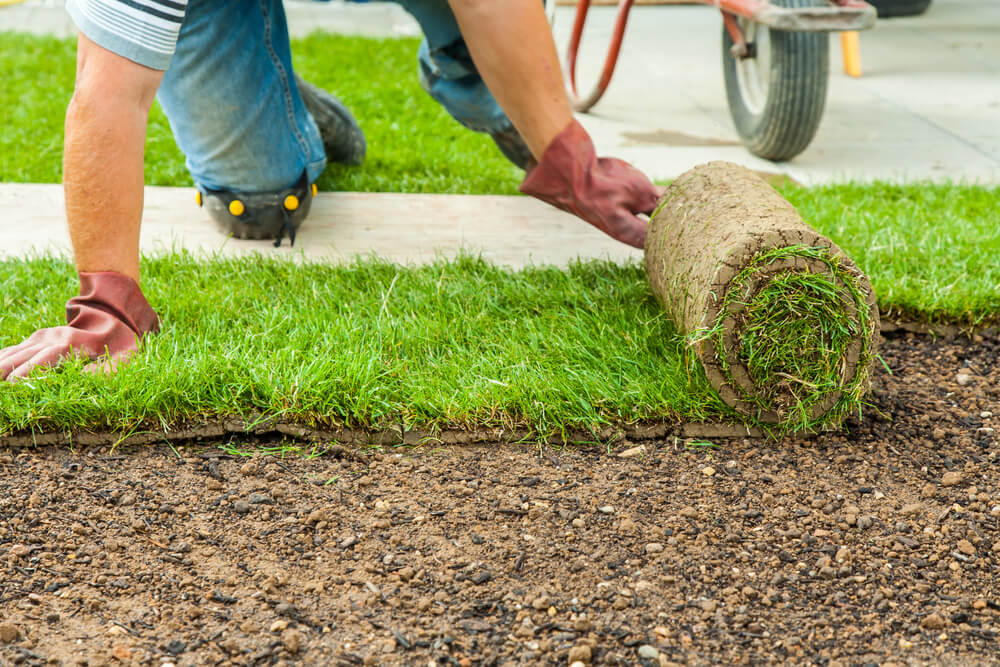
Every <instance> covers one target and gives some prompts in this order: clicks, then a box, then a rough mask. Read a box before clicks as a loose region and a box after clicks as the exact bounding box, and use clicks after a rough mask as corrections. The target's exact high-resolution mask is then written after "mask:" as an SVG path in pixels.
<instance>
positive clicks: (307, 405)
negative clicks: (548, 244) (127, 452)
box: [0, 255, 725, 434]
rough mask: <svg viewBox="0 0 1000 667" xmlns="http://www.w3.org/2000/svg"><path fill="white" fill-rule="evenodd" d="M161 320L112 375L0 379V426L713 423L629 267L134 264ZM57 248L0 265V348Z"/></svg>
mask: <svg viewBox="0 0 1000 667" xmlns="http://www.w3.org/2000/svg"><path fill="white" fill-rule="evenodd" d="M143 269H144V276H145V277H144V288H145V291H146V293H147V294H148V297H149V299H150V301H151V302H152V303H153V304H155V306H156V307H157V309H158V310H159V312H160V314H161V316H162V318H163V321H164V329H163V330H162V331H161V332H160V334H159V335H157V336H154V337H151V338H150V339H149V344H148V345H147V346H145V347H144V350H143V352H142V353H141V356H140V358H138V359H136V360H135V363H132V364H129V365H127V366H125V367H124V368H123V369H122V370H120V371H119V372H118V373H117V374H115V375H113V376H111V377H104V376H98V377H94V376H88V375H86V374H85V373H83V372H82V370H81V366H82V364H73V365H68V366H65V367H63V368H62V369H60V370H59V371H57V372H51V373H44V374H37V375H35V376H33V377H32V378H31V379H29V380H28V381H25V382H22V383H18V384H15V385H6V386H5V385H2V384H0V433H3V432H5V431H11V430H17V429H24V428H44V429H51V428H62V429H73V428H112V429H116V430H130V429H133V428H147V427H152V428H158V427H163V426H168V425H172V424H178V423H180V422H184V421H191V420H193V421H197V420H199V419H201V418H203V417H212V416H216V415H227V414H240V415H250V414H252V413H254V412H255V411H259V412H262V413H265V414H268V415H279V416H282V417H283V418H286V419H290V420H294V421H296V422H300V423H305V424H314V425H320V426H331V425H335V424H345V425H351V426H370V427H390V426H397V425H399V424H406V425H408V426H410V427H417V426H419V427H424V428H427V427H431V428H432V427H435V426H440V425H447V426H489V427H492V426H503V427H513V426H522V427H528V428H530V429H532V430H534V431H535V432H536V433H545V434H549V433H554V432H560V431H563V430H565V429H573V428H581V429H594V428H598V427H600V426H601V425H604V424H609V423H613V424H618V423H622V422H634V421H638V420H646V419H667V420H676V419H687V420H696V421H702V420H716V419H720V418H722V417H723V416H724V414H725V411H724V408H723V406H722V405H721V404H720V402H719V401H718V399H716V398H715V397H714V396H713V394H712V393H711V391H710V390H709V389H708V387H707V383H706V381H705V380H704V378H703V377H702V376H701V375H700V374H698V373H695V374H693V375H690V374H689V369H688V366H687V364H686V363H685V361H684V355H683V353H682V346H683V345H684V341H683V340H682V339H681V338H680V337H679V336H678V335H677V334H676V333H675V332H674V330H673V328H672V327H671V325H670V323H669V322H667V321H666V318H665V316H664V315H663V313H662V311H661V310H660V309H659V308H658V307H657V305H656V302H655V300H654V298H653V296H652V295H651V293H650V291H649V289H648V287H647V286H646V280H645V275H644V273H643V271H642V269H641V268H640V267H639V266H636V265H633V266H626V267H621V266H615V265H613V264H607V263H586V264H581V265H578V266H574V267H572V268H571V269H569V270H568V271H560V270H557V269H554V268H535V269H527V270H524V271H520V272H516V273H515V272H510V271H505V270H501V269H498V268H496V267H494V266H492V265H489V264H487V263H486V262H483V261H480V260H476V259H473V258H462V259H459V260H457V261H453V262H439V263H436V264H434V265H431V266H424V267H420V268H411V269H403V268H400V267H396V266H393V265H390V264H386V263H383V262H378V261H373V260H367V261H363V262H359V263H356V264H354V265H352V266H339V267H331V266H323V265H318V264H307V265H304V266H302V265H296V264H294V263H292V262H286V261H281V260H265V259H239V260H236V259H233V260H228V259H216V260H213V261H210V262H201V261H195V260H193V259H192V258H190V257H188V256H184V255H181V256H174V257H168V258H161V259H154V260H148V261H146V262H145V264H144V267H143ZM74 289H75V280H74V273H73V270H72V268H71V266H70V265H69V264H68V263H67V262H66V261H65V260H59V259H35V260H32V261H28V262H23V261H4V262H0V294H2V297H0V347H4V346H6V345H10V344H14V343H17V342H19V341H20V340H22V339H23V338H24V337H25V336H27V335H29V334H30V333H31V332H32V331H33V330H34V329H35V328H36V327H37V326H38V325H39V324H40V323H42V322H44V323H47V324H55V323H57V322H58V321H59V319H60V316H61V314H62V313H61V311H62V304H63V303H64V302H65V300H66V299H67V298H69V297H70V296H72V294H73V291H74Z"/></svg>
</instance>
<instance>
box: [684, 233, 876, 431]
mask: <svg viewBox="0 0 1000 667" xmlns="http://www.w3.org/2000/svg"><path fill="white" fill-rule="evenodd" d="M790 258H801V259H804V260H805V261H808V262H811V263H812V265H813V266H817V267H818V266H821V265H825V266H826V269H828V270H829V275H827V274H824V273H821V272H820V271H819V270H817V271H816V272H815V273H802V272H798V271H784V272H783V273H779V274H777V275H775V276H774V277H773V278H772V279H771V280H770V281H769V282H768V283H767V284H766V285H765V286H764V287H763V288H762V289H760V290H759V291H757V290H756V289H754V288H752V287H751V286H752V285H753V283H754V282H755V281H759V280H760V275H761V273H762V272H765V271H766V270H767V269H768V267H770V266H771V265H772V264H774V262H777V261H781V260H786V259H790ZM845 302H846V303H850V304H852V305H853V309H854V311H855V312H856V313H857V314H856V315H855V316H853V317H852V316H851V315H850V314H849V313H848V311H847V310H846V309H845V306H844V304H845ZM719 310H720V312H719V316H718V319H717V320H716V322H715V323H714V327H713V328H712V329H711V330H709V331H706V332H703V333H695V334H693V335H692V338H693V339H695V340H697V339H698V338H701V337H709V336H710V337H711V339H712V341H713V342H714V345H713V348H714V350H715V354H716V357H717V360H718V361H719V365H720V368H721V370H722V373H723V375H724V376H725V377H726V380H727V382H728V383H729V385H730V386H731V387H733V389H734V390H735V391H736V392H737V393H738V394H739V395H740V397H741V398H742V399H743V400H745V401H747V402H748V403H750V404H751V405H752V406H754V409H755V410H756V411H757V419H761V416H760V415H761V413H773V414H774V415H775V417H776V419H777V421H778V422H779V424H780V427H779V428H780V430H783V431H796V430H816V429H818V428H821V427H822V426H824V425H826V424H838V423H840V422H841V421H842V420H843V418H844V417H845V416H847V415H848V414H850V413H851V412H854V411H856V410H857V409H858V407H859V405H860V404H861V401H862V400H863V399H864V394H865V392H866V391H867V389H868V386H869V373H870V370H869V367H870V364H871V362H872V349H873V343H874V342H875V340H874V336H876V335H877V333H876V332H875V325H874V322H873V321H872V317H871V314H870V312H869V310H868V303H867V301H866V293H863V292H862V291H861V288H860V285H859V284H858V281H857V277H856V276H855V275H854V274H852V273H851V272H850V271H847V270H845V269H844V268H843V267H842V266H841V264H840V262H839V261H838V260H837V258H836V257H834V256H831V254H830V252H829V250H828V249H826V248H813V247H809V246H789V247H783V248H775V249H773V250H769V251H766V252H762V253H759V254H758V255H756V256H755V257H754V258H753V260H752V261H750V262H749V263H747V265H746V266H745V267H744V268H743V269H742V270H741V271H740V273H739V274H737V275H736V276H735V277H734V278H733V280H732V281H731V282H730V284H729V289H728V290H727V292H726V295H725V297H723V299H722V304H721V306H720V309H719ZM737 310H739V311H741V312H740V313H739V314H738V315H736V316H735V317H736V319H737V321H738V324H736V325H735V326H734V327H733V328H732V329H730V330H727V327H726V325H725V322H726V321H727V320H729V319H730V318H731V317H733V312H734V311H737ZM727 334H728V335H731V336H735V337H737V338H738V341H739V346H738V349H735V350H732V351H731V355H732V356H731V357H730V354H728V353H722V351H724V350H726V345H725V340H726V337H727ZM855 342H857V343H858V344H859V347H858V351H857V358H856V360H855V362H854V368H853V369H849V370H850V371H852V372H851V373H850V374H849V375H848V376H846V377H845V375H844V373H845V368H844V364H845V361H846V359H847V358H848V357H849V356H850V355H849V354H848V350H849V348H850V347H851V346H852V344H854V343H855ZM731 364H733V365H739V366H741V367H742V368H744V369H746V372H747V374H748V375H749V377H750V381H751V383H752V386H753V390H752V391H749V390H747V389H745V388H743V387H741V386H740V383H739V382H737V381H736V380H735V379H734V376H733V372H732V371H733V369H732V368H731ZM831 404H832V407H831Z"/></svg>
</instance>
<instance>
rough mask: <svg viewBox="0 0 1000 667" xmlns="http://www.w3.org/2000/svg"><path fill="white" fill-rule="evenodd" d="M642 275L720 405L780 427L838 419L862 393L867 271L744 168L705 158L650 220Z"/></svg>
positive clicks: (870, 344) (872, 341) (870, 346)
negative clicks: (683, 338) (693, 355)
mask: <svg viewBox="0 0 1000 667" xmlns="http://www.w3.org/2000/svg"><path fill="white" fill-rule="evenodd" d="M646 274H647V276H648V277H649V284H650V286H651V287H652V289H653V292H654V293H655V294H656V295H657V297H658V298H659V299H660V301H661V302H662V304H663V306H664V308H665V309H666V311H667V313H668V315H669V316H670V318H671V319H672V320H673V322H674V324H675V325H676V326H677V328H678V329H679V330H680V332H681V333H682V334H684V335H686V336H687V337H688V340H689V341H690V342H691V346H692V349H693V350H694V352H695V353H696V354H697V357H698V358H699V359H700V361H701V363H702V364H703V365H704V368H705V372H706V375H707V377H708V380H709V382H710V383H711V384H712V386H713V387H715V389H716V390H717V391H718V393H719V396H720V397H721V398H722V400H723V401H724V402H725V403H726V404H727V405H729V406H730V407H732V408H733V409H734V410H736V411H737V412H738V413H740V414H741V415H743V416H744V418H745V419H746V420H747V421H749V422H751V423H762V424H774V425H777V428H779V429H781V430H799V429H803V428H804V429H815V428H821V427H830V426H835V425H836V424H838V423H839V422H840V421H841V420H842V419H843V418H844V416H845V415H847V414H848V413H850V412H852V411H856V410H857V408H858V406H859V404H860V402H861V401H862V399H863V398H864V395H865V393H866V392H867V391H868V388H869V382H870V377H871V370H872V365H873V363H874V359H875V347H876V344H877V341H878V331H879V316H878V308H877V306H876V304H875V295H874V293H873V292H872V288H871V284H870V282H869V280H868V278H867V277H866V276H865V275H864V274H863V273H862V272H861V270H860V269H859V268H858V267H857V265H856V264H855V263H854V262H853V261H852V260H851V259H850V258H849V257H847V255H845V254H844V252H843V251H842V250H841V249H840V248H838V247H837V246H836V245H834V244H833V242H831V241H830V240H829V239H827V238H825V237H823V236H821V235H820V234H818V233H817V232H816V231H815V230H813V229H812V228H811V227H809V225H807V224H806V223H805V222H804V221H803V220H802V218H801V216H799V214H798V212H797V211H796V210H795V208H794V207H793V206H792V205H791V204H790V203H788V202H787V201H786V200H785V199H784V198H783V197H782V196H781V195H779V194H778V193H777V192H776V191H775V190H774V189H773V188H772V187H771V186H770V185H768V184H767V183H766V182H764V180H763V179H761V178H760V177H759V176H757V175H756V174H754V173H753V172H751V171H749V170H747V169H745V168H743V167H740V166H739V165H735V164H731V163H728V162H710V163H708V164H704V165H700V166H698V167H695V168H694V169H692V170H690V171H688V172H685V173H684V174H682V175H681V176H679V177H678V178H677V180H675V181H674V182H673V184H672V185H671V186H670V187H669V188H668V189H667V191H666V193H665V194H664V195H663V197H662V198H661V200H660V203H659V206H658V208H657V210H656V212H655V213H654V214H653V216H652V218H651V219H650V226H649V236H648V238H647V240H646Z"/></svg>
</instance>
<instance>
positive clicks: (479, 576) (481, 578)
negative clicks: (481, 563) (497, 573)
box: [470, 570, 493, 584]
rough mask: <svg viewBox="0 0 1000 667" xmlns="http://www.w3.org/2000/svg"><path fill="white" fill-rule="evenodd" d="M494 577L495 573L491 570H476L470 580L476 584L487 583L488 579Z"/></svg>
mask: <svg viewBox="0 0 1000 667" xmlns="http://www.w3.org/2000/svg"><path fill="white" fill-rule="evenodd" d="M492 578H493V574H492V573H491V572H490V571H489V570H480V571H479V572H476V573H475V574H474V575H472V577H471V578H470V581H471V582H472V583H474V584H485V583H486V582H487V581H489V580H490V579H492Z"/></svg>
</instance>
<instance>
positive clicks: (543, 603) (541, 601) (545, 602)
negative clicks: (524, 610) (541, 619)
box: [531, 595, 552, 611]
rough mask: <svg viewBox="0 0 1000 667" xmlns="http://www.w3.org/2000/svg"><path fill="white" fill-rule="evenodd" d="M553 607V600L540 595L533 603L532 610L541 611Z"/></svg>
mask: <svg viewBox="0 0 1000 667" xmlns="http://www.w3.org/2000/svg"><path fill="white" fill-rule="evenodd" d="M551 606H552V599H551V598H550V597H549V596H548V595H539V596H538V597H537V598H535V599H534V600H532V601H531V608H532V609H535V610H538V611H541V610H542V609H548V608H549V607H551Z"/></svg>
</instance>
